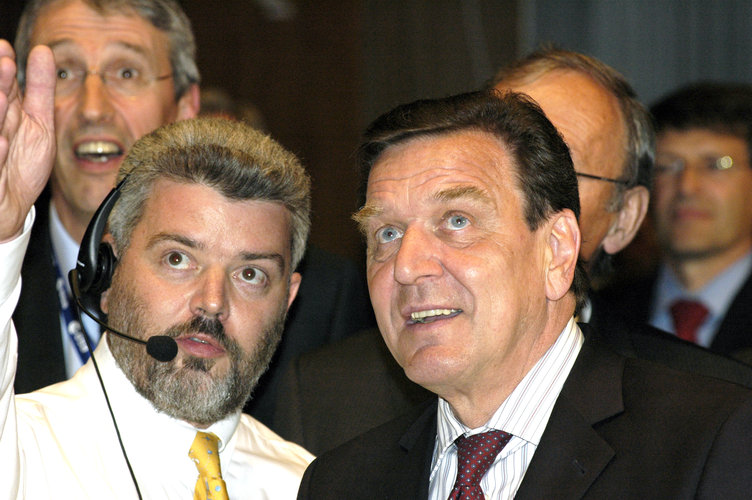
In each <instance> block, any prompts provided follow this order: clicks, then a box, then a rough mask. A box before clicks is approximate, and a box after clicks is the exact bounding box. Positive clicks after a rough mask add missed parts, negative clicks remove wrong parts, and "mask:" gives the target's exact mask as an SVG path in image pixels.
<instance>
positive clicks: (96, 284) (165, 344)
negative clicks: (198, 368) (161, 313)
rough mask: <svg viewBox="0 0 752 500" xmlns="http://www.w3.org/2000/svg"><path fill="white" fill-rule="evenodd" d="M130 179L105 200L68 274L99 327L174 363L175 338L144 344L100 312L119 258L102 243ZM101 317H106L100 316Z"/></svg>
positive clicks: (161, 337)
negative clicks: (109, 219) (111, 322)
mask: <svg viewBox="0 0 752 500" xmlns="http://www.w3.org/2000/svg"><path fill="white" fill-rule="evenodd" d="M127 179H128V176H126V177H125V178H124V179H123V180H122V181H120V183H119V184H118V185H117V186H115V188H114V189H113V190H112V191H110V194H108V195H107V197H106V198H105V199H104V201H103V202H102V204H101V205H99V208H97V211H96V212H95V213H94V217H93V218H92V219H91V222H90V223H89V226H88V227H87V228H86V232H85V233H84V238H83V240H81V248H80V250H79V251H78V260H77V261H76V268H75V269H72V270H71V271H70V273H68V281H70V286H71V292H73V298H74V299H75V301H76V304H77V305H78V307H79V308H80V309H81V310H82V311H83V312H84V313H86V315H87V316H89V317H91V319H93V320H94V321H96V322H97V323H98V324H99V325H101V326H102V327H104V328H106V329H107V330H108V331H110V332H112V333H114V334H115V335H118V336H120V337H122V338H125V339H128V340H131V341H133V342H138V343H140V344H145V345H146V352H147V353H148V354H149V355H150V356H151V357H153V358H154V359H156V360H157V361H164V362H166V361H172V360H173V359H175V356H177V354H178V344H177V343H176V342H175V340H174V339H172V338H171V337H167V336H165V335H155V336H152V337H150V338H149V340H147V341H144V340H141V339H137V338H136V337H131V336H130V335H126V334H125V333H122V332H119V331H117V330H115V329H113V328H112V327H110V326H109V325H108V324H107V323H106V322H105V321H103V319H102V317H103V316H104V315H101V312H100V313H99V314H98V313H97V311H100V310H99V298H100V296H101V294H102V292H104V291H105V290H107V289H108V288H109V287H110V282H111V281H112V274H113V273H114V272H115V265H116V264H117V259H116V258H115V253H114V252H113V251H112V247H111V246H110V245H109V244H108V243H103V242H102V235H103V234H104V230H105V227H106V226H107V219H108V218H109V216H110V212H111V211H112V207H113V206H114V205H115V202H116V201H117V200H118V198H120V190H121V188H122V187H123V184H124V183H125V181H126V180H127ZM100 315H101V316H102V317H100Z"/></svg>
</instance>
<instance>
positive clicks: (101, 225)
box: [68, 176, 128, 319]
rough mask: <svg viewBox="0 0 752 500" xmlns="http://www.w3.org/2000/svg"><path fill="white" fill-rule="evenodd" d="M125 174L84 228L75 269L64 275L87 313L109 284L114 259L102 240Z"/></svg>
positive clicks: (107, 244)
mask: <svg viewBox="0 0 752 500" xmlns="http://www.w3.org/2000/svg"><path fill="white" fill-rule="evenodd" d="M127 179H128V176H126V177H124V178H123V180H121V181H120V182H119V183H118V185H117V186H115V188H114V189H113V190H112V191H110V193H109V194H108V195H107V197H106V198H105V199H104V201H103V202H102V204H101V205H99V208H97V211H96V212H95V213H94V217H93V218H92V219H91V222H89V226H88V227H87V228H86V232H85V233H84V238H83V240H81V248H80V249H79V251H78V259H77V260H76V268H75V269H72V270H71V272H70V273H69V274H68V280H69V281H70V285H71V291H72V292H73V296H74V297H76V298H77V299H78V300H80V302H81V304H82V305H83V306H84V307H85V308H86V309H88V311H90V312H96V313H98V314H99V316H100V319H101V317H102V314H101V311H100V309H99V299H100V296H101V295H102V292H104V291H105V290H107V289H108V288H109V287H110V282H111V281H112V274H113V273H114V272H115V265H116V264H117V259H116V258H115V252H114V251H113V250H112V247H111V246H110V245H109V243H103V242H102V236H103V235H104V230H105V228H106V227H107V219H108V218H109V217H110V212H112V207H113V206H114V205H115V202H117V200H118V198H120V192H121V189H122V187H123V185H124V184H125V181H126V180H127Z"/></svg>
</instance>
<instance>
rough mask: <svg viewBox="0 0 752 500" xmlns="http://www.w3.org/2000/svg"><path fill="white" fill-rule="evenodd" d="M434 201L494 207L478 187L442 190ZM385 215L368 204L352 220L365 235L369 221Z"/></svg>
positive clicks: (435, 194) (484, 192) (435, 196)
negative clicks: (481, 204)
mask: <svg viewBox="0 0 752 500" xmlns="http://www.w3.org/2000/svg"><path fill="white" fill-rule="evenodd" d="M433 199H434V201H437V202H447V201H453V200H461V199H468V200H472V201H479V202H481V203H483V204H484V205H489V206H490V205H493V201H492V200H491V198H490V197H489V196H488V193H487V192H486V191H485V190H483V189H480V188H478V187H476V186H456V187H452V188H448V189H442V190H441V191H438V192H436V193H434V195H433ZM383 213H384V209H383V208H382V207H379V206H376V205H369V204H366V205H365V206H363V207H362V208H361V209H360V210H358V211H357V212H355V213H354V214H352V216H351V218H352V220H354V221H355V222H356V223H357V224H358V227H359V228H360V231H361V232H364V233H365V229H366V224H367V223H368V220H369V219H371V218H373V217H378V216H380V215H381V214H383Z"/></svg>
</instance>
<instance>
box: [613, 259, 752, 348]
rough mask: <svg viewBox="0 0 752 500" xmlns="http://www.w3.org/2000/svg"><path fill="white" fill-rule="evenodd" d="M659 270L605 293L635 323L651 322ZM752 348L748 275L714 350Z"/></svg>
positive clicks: (751, 279)
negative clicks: (656, 272)
mask: <svg viewBox="0 0 752 500" xmlns="http://www.w3.org/2000/svg"><path fill="white" fill-rule="evenodd" d="M656 280H657V274H652V275H649V276H647V277H645V278H643V279H640V280H637V281H633V282H630V283H624V284H620V285H618V286H612V287H609V288H607V289H606V290H603V292H602V293H601V297H602V299H603V302H604V304H606V305H607V307H609V308H610V309H611V310H612V311H613V312H615V313H616V314H617V315H619V316H621V317H623V318H628V319H629V321H630V322H632V323H633V324H641V323H647V322H648V320H649V319H650V314H651V312H652V307H653V300H654V297H655V284H656ZM749 349H752V275H750V276H748V277H747V280H746V281H745V282H744V284H743V285H742V287H741V288H740V289H739V292H738V293H737V294H736V296H735V297H734V298H733V300H732V301H731V304H730V305H729V308H728V310H727V311H726V316H724V318H723V320H722V321H721V323H720V325H719V326H718V331H717V332H716V334H715V337H714V338H713V342H712V343H711V344H710V350H711V351H714V352H718V353H721V354H725V355H728V356H735V355H736V353H737V352H741V351H744V350H749Z"/></svg>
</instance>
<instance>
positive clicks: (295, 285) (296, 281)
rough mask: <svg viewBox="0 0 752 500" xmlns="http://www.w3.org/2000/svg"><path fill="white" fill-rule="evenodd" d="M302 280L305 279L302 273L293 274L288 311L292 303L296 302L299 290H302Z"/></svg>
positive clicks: (288, 298)
mask: <svg viewBox="0 0 752 500" xmlns="http://www.w3.org/2000/svg"><path fill="white" fill-rule="evenodd" d="M302 279H303V277H302V276H301V275H300V273H292V276H290V294H289V295H288V297H287V309H288V310H289V309H290V306H291V305H292V301H293V300H295V297H296V296H297V295H298V289H299V288H300V282H301V280H302Z"/></svg>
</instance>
